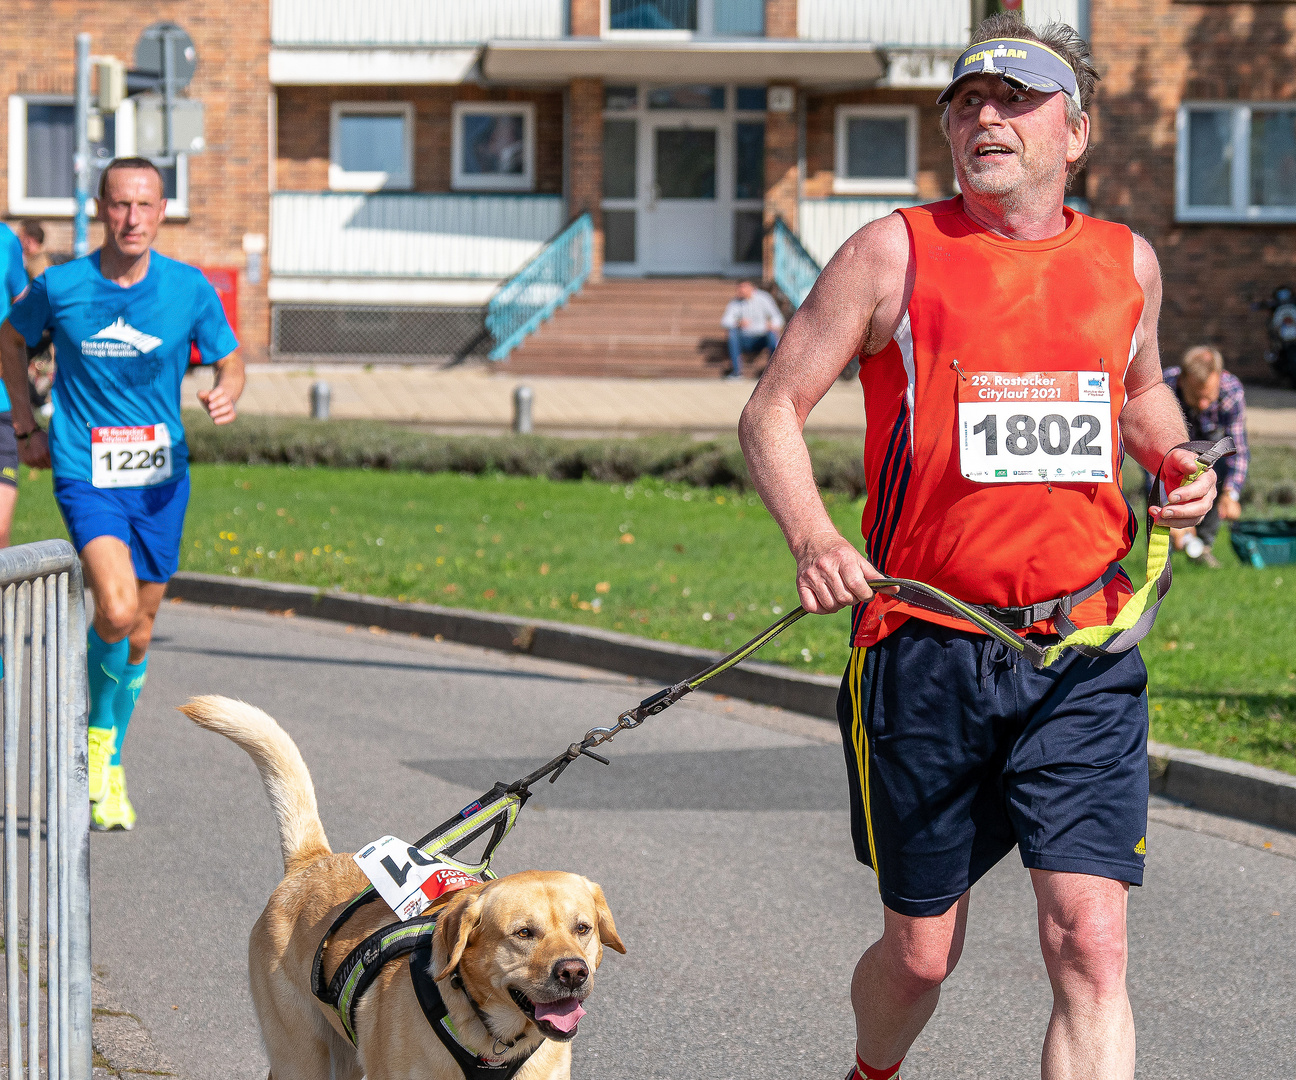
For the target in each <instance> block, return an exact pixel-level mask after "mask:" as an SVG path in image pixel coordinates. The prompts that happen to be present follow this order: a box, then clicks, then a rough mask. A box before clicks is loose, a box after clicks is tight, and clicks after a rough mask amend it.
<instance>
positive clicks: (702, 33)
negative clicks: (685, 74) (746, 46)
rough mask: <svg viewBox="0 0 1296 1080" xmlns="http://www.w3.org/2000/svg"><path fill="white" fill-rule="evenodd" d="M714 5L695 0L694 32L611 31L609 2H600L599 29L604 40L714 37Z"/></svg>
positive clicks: (749, 38)
mask: <svg viewBox="0 0 1296 1080" xmlns="http://www.w3.org/2000/svg"><path fill="white" fill-rule="evenodd" d="M715 4H716V0H697V6H698V26H697V29H696V30H613V29H612V5H611V3H610V0H600V3H599V7H600V22H599V27H600V29H601V30H602V32H603V37H605V38H612V39H614V40H615V39H618V38H622V39H625V38H628V39H631V40H635V41H643V40H645V39H647V40H650V41H691V40H693V39H694V38H710V37H715V36H716V32H715ZM765 36H767V35H766V34H759V35H757V34H750V35H749V34H744V35H742V37H741V38H739V39H738V40H740V41H757V40H760V38H763V37H765ZM679 81H680V82H688V81H689V80H688V79H681V80H679Z"/></svg>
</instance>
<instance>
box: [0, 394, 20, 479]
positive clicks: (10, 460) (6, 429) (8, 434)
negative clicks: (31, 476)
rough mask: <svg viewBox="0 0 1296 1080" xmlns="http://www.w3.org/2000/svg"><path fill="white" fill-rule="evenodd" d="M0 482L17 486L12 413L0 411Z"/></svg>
mask: <svg viewBox="0 0 1296 1080" xmlns="http://www.w3.org/2000/svg"><path fill="white" fill-rule="evenodd" d="M0 484H8V485H9V486H10V487H17V486H18V436H16V435H15V434H14V426H13V413H11V412H9V411H8V410H7V409H6V410H5V411H4V412H0Z"/></svg>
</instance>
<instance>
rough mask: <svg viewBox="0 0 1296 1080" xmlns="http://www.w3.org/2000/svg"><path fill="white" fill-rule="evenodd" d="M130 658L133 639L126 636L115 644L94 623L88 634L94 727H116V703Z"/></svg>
mask: <svg viewBox="0 0 1296 1080" xmlns="http://www.w3.org/2000/svg"><path fill="white" fill-rule="evenodd" d="M128 659H130V642H129V641H127V640H126V639H125V638H122V639H121V641H114V642H113V643H112V644H111V645H109V644H108V642H106V641H104V639H103V638H101V637H100V636H99V632H98V631H97V630H95V628H94V627H93V626H92V627H90V632H89V633H87V634H86V669H87V672H86V673H87V676H88V681H89V684H90V726H91V727H97V728H110V727H113V726H114V718H113V704H114V700H113V699H114V698H115V697H116V696H117V688H118V686H119V685H120V683H121V680H122V676H123V675H124V674H126V661H127V660H128Z"/></svg>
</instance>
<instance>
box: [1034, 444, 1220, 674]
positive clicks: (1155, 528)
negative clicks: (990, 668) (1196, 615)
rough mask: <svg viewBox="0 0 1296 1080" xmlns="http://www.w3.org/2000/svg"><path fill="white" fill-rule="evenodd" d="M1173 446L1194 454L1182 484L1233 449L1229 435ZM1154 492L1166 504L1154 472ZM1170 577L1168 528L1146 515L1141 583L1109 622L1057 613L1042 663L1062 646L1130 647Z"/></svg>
mask: <svg viewBox="0 0 1296 1080" xmlns="http://www.w3.org/2000/svg"><path fill="white" fill-rule="evenodd" d="M1175 449H1176V450H1179V449H1184V450H1192V451H1193V452H1194V453H1196V455H1197V468H1196V469H1195V470H1194V471H1193V472H1192V474H1191V475H1189V476H1187V477H1185V478H1184V480H1183V483H1182V484H1180V486H1181V487H1182V486H1183V484H1188V483H1191V482H1192V481H1194V480H1196V479H1197V478H1198V477H1199V476H1201V474H1202V473H1204V472H1205V471H1206V470H1207V469H1209V468H1210V467H1211V466H1213V465H1214V464H1215V463H1216V462H1217V461H1219V460H1220V459H1221V458H1225V457H1228V456H1229V455H1230V454H1232V453H1234V452H1235V449H1236V448H1235V446H1234V444H1233V440H1232V439H1231V438H1224V439H1220V441H1219V442H1217V443H1213V444H1212V443H1207V442H1190V443H1181V444H1180V445H1179V446H1176V447H1175ZM1156 493H1157V494H1158V495H1159V496H1160V501H1161V504H1162V505H1163V506H1164V505H1165V499H1166V495H1167V492H1166V489H1165V484H1164V482H1163V481H1162V479H1161V475H1160V473H1158V474H1157V480H1156ZM1172 578H1173V573H1172V571H1171V563H1170V529H1169V527H1168V526H1166V525H1160V524H1157V523H1155V522H1153V521H1152V519H1151V518H1150V517H1149V519H1148V550H1147V576H1146V578H1145V580H1144V582H1143V587H1142V588H1141V589H1139V591H1138V592H1136V593H1135V594H1134V595H1133V596H1131V597H1130V598H1129V600H1128V601H1127V602H1126V604H1125V606H1124V607H1123V608H1121V610H1120V614H1119V615H1117V616H1116V619H1115V620H1114V621H1113V622H1112V623H1111V624H1110V625H1108V626H1086V627H1085V628H1084V629H1083V630H1081V629H1078V628H1077V627H1076V626H1075V624H1074V623H1072V622H1071V620H1070V619H1069V618H1067V616H1066V615H1064V614H1062V613H1060V612H1059V613H1058V614H1057V615H1056V616H1054V619H1053V623H1054V625H1055V626H1057V627H1058V629H1059V630H1061V631H1062V640H1061V641H1059V642H1058V643H1057V644H1056V645H1051V646H1049V648H1047V649H1046V650H1045V651H1044V665H1043V666H1045V667H1047V666H1048V665H1049V664H1052V663H1053V662H1054V661H1055V660H1057V658H1058V657H1059V656H1061V655H1062V650H1064V649H1075V650H1076V651H1077V652H1080V653H1083V654H1084V655H1086V656H1105V655H1108V654H1110V653H1119V652H1125V651H1126V650H1127V649H1132V648H1133V647H1134V646H1135V645H1137V644H1138V643H1139V642H1140V641H1141V640H1142V639H1143V638H1145V637H1146V636H1147V634H1148V631H1149V630H1151V629H1152V624H1153V623H1155V622H1156V617H1157V611H1158V609H1159V608H1160V607H1161V601H1162V600H1164V599H1165V597H1166V594H1167V593H1168V592H1169V591H1170V584H1171V580H1172Z"/></svg>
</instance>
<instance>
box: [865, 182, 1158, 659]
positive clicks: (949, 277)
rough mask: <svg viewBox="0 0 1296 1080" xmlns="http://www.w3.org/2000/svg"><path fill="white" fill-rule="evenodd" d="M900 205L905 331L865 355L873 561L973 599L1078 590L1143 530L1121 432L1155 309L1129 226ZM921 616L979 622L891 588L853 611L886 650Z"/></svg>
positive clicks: (1123, 591) (1042, 627)
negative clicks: (997, 223)
mask: <svg viewBox="0 0 1296 1080" xmlns="http://www.w3.org/2000/svg"><path fill="white" fill-rule="evenodd" d="M899 213H900V214H901V215H902V216H903V218H904V220H905V224H906V225H907V226H908V229H909V238H910V258H911V259H912V261H913V265H914V267H915V270H916V274H915V279H914V287H913V294H912V296H911V297H910V300H909V306H908V308H907V310H906V313H905V317H904V319H903V320H902V322H901V325H900V327H899V329H898V330H897V331H896V333H895V336H894V338H893V339H892V340H891V341H890V342H889V343H888V344H887V346H886V347H885V348H884V349H883V350H882V351H881V352H879V353H877V354H876V355H874V356H871V357H867V358H864V359H863V362H862V364H861V365H860V383H861V385H862V386H863V388H864V407H865V415H866V418H867V422H868V428H867V432H866V435H865V443H864V469H865V475H866V480H867V487H868V502H867V505H866V507H865V509H864V517H863V522H862V529H863V533H864V540H865V549H866V553H867V555H868V558H869V561H870V562H872V564H873V565H874V566H876V567H877V568H878V570H880V571H882V572H883V573H884V574H887V575H889V576H891V577H904V578H912V579H914V580H917V581H922V582H926V583H927V584H929V585H934V586H936V587H937V588H940V589H943V590H945V591H946V592H948V593H950V594H952V595H953V596H956V597H958V598H959V599H960V600H964V601H968V602H970V603H974V604H989V605H993V606H996V607H1021V606H1024V605H1026V604H1035V603H1040V602H1042V601H1045V600H1050V599H1054V598H1056V597H1059V596H1063V595H1065V594H1067V593H1070V592H1075V591H1076V590H1078V589H1081V588H1083V587H1084V586H1086V585H1088V584H1090V583H1091V582H1093V581H1095V580H1097V579H1098V578H1099V577H1100V576H1101V575H1102V574H1103V572H1104V571H1105V570H1106V569H1107V568H1108V566H1110V565H1111V564H1112V563H1113V562H1116V561H1118V560H1119V559H1121V558H1123V557H1124V556H1125V555H1126V554H1127V553H1128V552H1129V550H1130V547H1131V545H1132V544H1133V542H1134V537H1135V535H1136V533H1137V530H1138V524H1137V520H1136V518H1135V516H1134V512H1133V510H1132V509H1131V508H1130V506H1129V504H1128V503H1127V502H1126V501H1125V498H1124V495H1123V494H1122V492H1121V487H1120V468H1121V462H1122V460H1123V458H1124V451H1123V449H1122V447H1121V442H1120V429H1119V426H1118V418H1119V416H1120V412H1121V409H1122V408H1123V406H1124V404H1125V384H1124V378H1125V372H1126V369H1127V368H1128V366H1129V362H1130V360H1131V359H1132V358H1133V356H1134V353H1135V351H1136V348H1137V345H1136V342H1135V329H1136V327H1137V326H1138V321H1139V318H1140V316H1141V315H1142V312H1143V290H1142V289H1141V288H1140V286H1139V284H1138V281H1137V279H1136V278H1135V276H1134V238H1133V234H1132V233H1131V232H1130V230H1129V229H1128V228H1126V227H1125V226H1124V225H1118V224H1115V223H1112V222H1107V221H1100V220H1098V219H1096V218H1091V217H1086V216H1085V215H1083V214H1079V213H1075V212H1074V211H1071V210H1069V209H1068V210H1066V211H1065V217H1066V228H1065V229H1064V231H1063V232H1062V233H1060V234H1059V235H1058V236H1055V237H1052V238H1050V239H1048V240H1035V241H1020V240H1008V239H1004V238H1002V237H999V236H995V235H993V234H991V233H989V232H987V231H986V230H984V229H982V228H981V227H980V226H979V225H977V224H976V223H975V222H973V221H972V219H971V218H969V217H968V216H967V215H966V214H965V213H964V212H963V199H962V197H961V196H959V197H956V198H954V199H950V200H948V201H946V202H940V203H934V204H931V205H928V206H915V207H911V208H908V209H904V210H900V211H899ZM1131 592H1132V588H1131V585H1130V582H1129V579H1128V578H1127V577H1126V576H1125V574H1124V573H1123V572H1121V573H1118V574H1117V575H1116V578H1115V580H1114V581H1112V582H1111V584H1109V585H1108V586H1107V587H1106V588H1105V589H1104V590H1102V591H1100V592H1098V593H1097V594H1095V595H1094V596H1092V597H1091V598H1089V599H1088V600H1086V601H1084V602H1083V603H1081V604H1078V605H1076V606H1075V608H1074V609H1073V611H1072V613H1071V619H1072V621H1073V622H1075V624H1076V625H1077V626H1081V627H1084V626H1094V625H1104V624H1107V623H1110V622H1111V620H1112V619H1113V618H1114V617H1115V615H1116V613H1117V612H1118V611H1119V609H1120V607H1121V606H1122V605H1123V604H1124V602H1125V600H1126V598H1128V596H1129V595H1130V594H1131ZM910 617H917V618H921V619H925V620H927V621H929V622H934V623H939V624H941V625H946V626H952V627H955V628H958V629H961V630H967V631H971V632H979V631H975V629H974V628H973V627H972V626H971V625H970V624H968V623H965V622H962V621H960V620H958V619H954V618H950V617H946V616H943V615H939V614H934V613H932V612H929V611H925V610H923V609H920V608H914V607H911V606H909V605H906V604H904V603H902V602H900V601H898V600H896V599H894V598H893V597H890V596H886V595H883V594H878V595H877V596H875V597H874V599H873V600H872V601H870V602H869V603H868V604H865V605H858V606H857V607H856V610H855V612H854V618H853V623H852V641H853V643H854V644H856V645H871V644H874V643H875V642H877V641H879V640H881V639H882V638H883V637H885V636H886V635H887V634H888V633H890V632H891V631H892V630H894V629H895V628H896V627H897V626H899V625H900V624H901V623H902V622H904V621H905V620H906V619H907V618H910ZM1023 632H1026V631H1023ZM1030 632H1040V633H1050V632H1053V627H1052V624H1051V622H1043V623H1037V624H1036V625H1035V626H1033V627H1031V628H1030Z"/></svg>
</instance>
